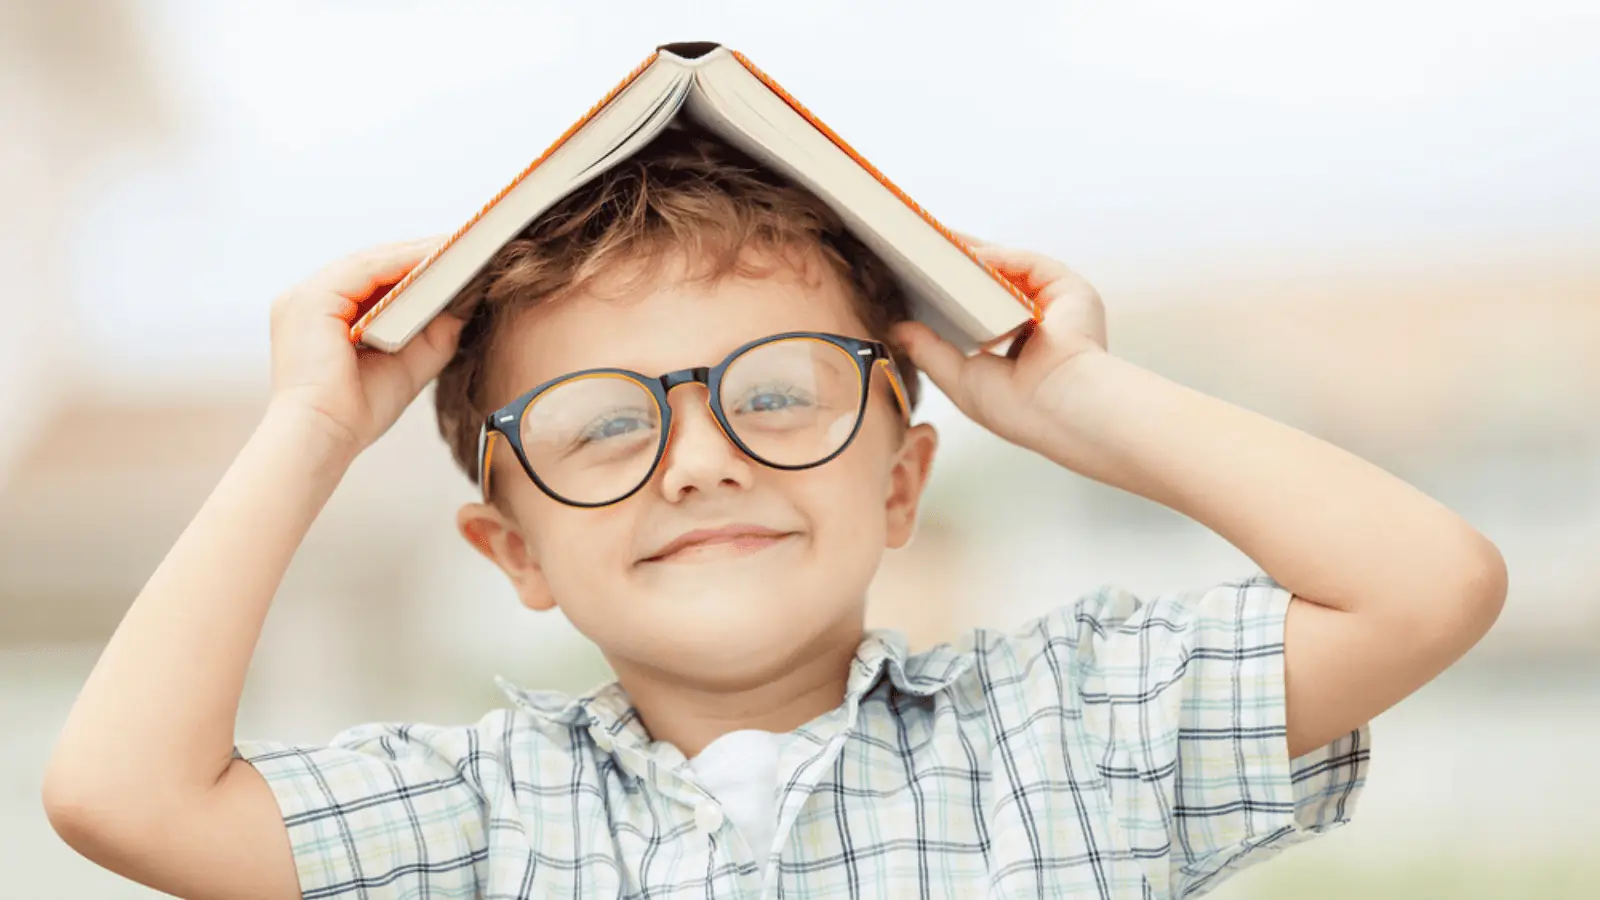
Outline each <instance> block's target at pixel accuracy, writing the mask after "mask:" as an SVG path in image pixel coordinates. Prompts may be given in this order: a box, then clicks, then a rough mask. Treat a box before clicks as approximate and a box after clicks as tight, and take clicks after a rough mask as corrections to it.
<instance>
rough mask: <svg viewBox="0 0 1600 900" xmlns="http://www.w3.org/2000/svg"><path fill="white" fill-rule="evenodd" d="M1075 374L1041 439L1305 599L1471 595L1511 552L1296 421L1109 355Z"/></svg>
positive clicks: (1346, 602) (1384, 603)
mask: <svg viewBox="0 0 1600 900" xmlns="http://www.w3.org/2000/svg"><path fill="white" fill-rule="evenodd" d="M1063 375H1064V377H1062V378H1060V379H1057V380H1056V381H1055V382H1054V383H1047V384H1046V385H1045V387H1044V388H1042V389H1041V390H1042V392H1044V393H1046V394H1047V395H1046V396H1041V397H1040V398H1039V403H1040V408H1041V409H1042V410H1045V411H1046V415H1045V417H1044V422H1045V426H1044V428H1043V430H1042V431H1041V434H1040V435H1039V436H1038V439H1037V443H1038V446H1036V447H1035V449H1039V450H1040V451H1041V452H1043V453H1044V454H1045V455H1046V456H1049V457H1051V458H1052V459H1054V460H1055V461H1056V462H1057V463H1059V464H1061V465H1063V466H1066V467H1068V468H1071V469H1073V470H1075V471H1077V472H1079V473H1081V474H1084V475H1086V476H1088V477H1091V478H1094V479H1096V480H1098V481H1102V482H1105V483H1107V484H1109V485H1112V486H1114V487H1118V488H1121V489H1123V490H1126V491H1129V492H1131V493H1134V494H1138V495H1139V496H1142V497H1145V498H1147V499H1150V500H1153V501H1155V502H1157V503H1160V504H1162V505H1164V506H1168V507H1170V508H1172V509H1174V510H1177V511H1178V512H1181V513H1183V514H1184V515H1187V516H1189V517H1190V518H1193V519H1195V520H1196V521H1198V522H1200V523H1201V524H1203V525H1205V526H1206V527H1208V528H1210V529H1212V530H1213V531H1215V532H1217V533H1218V534H1219V535H1221V536H1222V537H1223V538H1225V539H1226V540H1228V541H1229V542H1230V543H1232V544H1234V545H1235V546H1236V547H1238V548H1239V549H1240V550H1242V551H1243V552H1244V553H1245V554H1246V555H1248V556H1249V557H1250V558H1251V559H1253V560H1254V561H1255V562H1256V563H1257V565H1259V566H1261V568H1262V569H1263V571H1265V572H1266V573H1267V574H1268V575H1270V576H1271V577H1272V578H1273V579H1275V580H1276V581H1278V582H1279V583H1280V584H1283V585H1284V586H1285V587H1288V588H1289V589H1291V590H1292V591H1294V593H1295V594H1297V595H1298V596H1300V597H1302V598H1304V599H1307V600H1311V601H1313V602H1315V603H1318V604H1321V605H1324V606H1329V607H1333V608H1335V609H1340V610H1345V611H1358V610H1361V609H1364V608H1380V609H1393V611H1395V612H1397V613H1403V612H1404V609H1403V605H1402V604H1401V603H1393V602H1392V601H1404V602H1406V603H1415V602H1416V601H1418V600H1426V599H1427V598H1429V597H1436V596H1448V595H1451V594H1459V593H1460V592H1461V591H1462V590H1466V589H1468V588H1470V584H1468V582H1470V581H1472V580H1473V579H1474V578H1475V577H1477V569H1478V567H1479V564H1480V562H1482V561H1483V559H1484V557H1486V556H1487V557H1493V558H1494V559H1496V560H1497V559H1498V556H1497V555H1496V554H1494V551H1493V548H1492V547H1491V546H1490V545H1489V544H1488V542H1487V541H1486V540H1484V539H1483V538H1482V537H1481V536H1479V535H1478V534H1477V533H1476V532H1475V531H1473V530H1472V528H1471V527H1470V526H1468V525H1467V523H1465V522H1464V521H1463V520H1462V519H1461V518H1459V517H1458V516H1456V515H1455V514H1454V513H1452V512H1451V511H1450V510H1448V509H1446V508H1445V507H1444V506H1442V505H1440V504H1439V503H1437V502H1436V501H1434V500H1432V499H1431V498H1429V497H1427V496H1426V495H1424V494H1423V493H1421V492H1420V491H1418V490H1416V489H1415V488H1413V487H1411V486H1410V485H1407V484H1406V483H1405V482H1403V481H1401V480H1400V479H1398V478H1396V477H1394V476H1392V475H1389V474H1388V473H1386V472H1384V471H1383V470H1381V469H1379V468H1378V467H1377V466H1374V465H1372V464H1370V463H1368V462H1365V461H1364V460H1361V459H1359V458H1358V457H1356V456H1354V455H1352V454H1350V453H1347V452H1345V451H1344V450H1341V449H1339V448H1337V447H1334V446H1332V445H1330V444H1328V443H1325V442H1323V441H1320V440H1318V439H1316V438H1314V437H1312V436H1310V435H1307V434H1305V433H1303V432H1301V431H1298V430H1296V429H1294V428H1291V427H1289V426H1287V425H1284V424H1281V423H1279V422H1275V421H1273V420H1271V419H1268V418H1266V417H1265V416H1261V415H1258V414H1256V413H1253V412H1250V411H1248V410H1245V409H1241V408H1239V407H1236V406H1233V405H1231V404H1228V403H1226V402H1224V401H1222V400H1219V399H1216V398H1214V397H1209V396H1206V395H1205V394H1202V393H1199V392H1197V391H1194V390H1192V389H1189V388H1186V387H1184V386H1182V385H1179V384H1176V383H1174V382H1171V381H1169V380H1167V379H1164V378H1162V377H1160V376H1159V375H1156V374H1155V373H1153V372H1150V371H1148V370H1145V369H1142V368H1140V367H1138V366H1136V365H1133V364H1132V363H1129V362H1126V361H1124V360H1121V359H1118V358H1117V357H1114V356H1110V355H1108V354H1103V353H1097V354H1092V355H1087V356H1085V357H1083V358H1081V359H1077V360H1074V361H1073V363H1072V365H1071V367H1070V368H1069V369H1068V370H1067V371H1066V372H1065V373H1063ZM1064 423H1069V424H1064ZM1493 593H1494V591H1493V588H1492V587H1489V589H1488V590H1487V591H1486V594H1493ZM1462 599H1469V598H1462ZM1496 602H1498V601H1496Z"/></svg>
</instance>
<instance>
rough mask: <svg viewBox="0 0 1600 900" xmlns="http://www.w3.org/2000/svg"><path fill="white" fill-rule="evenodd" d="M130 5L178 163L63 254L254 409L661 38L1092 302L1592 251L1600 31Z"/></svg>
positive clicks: (1590, 9)
mask: <svg viewBox="0 0 1600 900" xmlns="http://www.w3.org/2000/svg"><path fill="white" fill-rule="evenodd" d="M684 7H692V8H691V9H690V10H688V11H685V9H684ZM147 8H148V9H150V10H152V11H153V12H152V14H151V18H150V21H149V22H148V27H149V31H150V35H151V39H152V41H153V42H154V43H155V45H156V47H157V52H158V54H159V55H160V56H161V57H162V58H163V59H164V60H165V62H166V65H167V76H168V79H169V82H170V83H171V84H172V85H173V88H174V90H176V91H177V92H178V93H179V95H180V96H181V97H182V98H183V100H184V101H185V104H186V109H187V112H188V117H189V119H188V122H189V129H190V131H189V137H188V141H187V143H186V145H185V147H184V149H183V151H182V155H181V156H179V157H175V158H170V159H166V160H159V161H157V162H156V163H154V164H152V163H151V162H149V161H130V162H127V163H124V164H122V165H121V166H119V168H118V169H117V170H116V171H117V176H116V177H115V178H111V177H109V176H108V178H107V179H106V181H105V182H104V184H103V185H102V188H103V189H104V194H103V195H102V196H101V198H100V199H99V200H98V201H97V202H96V204H95V206H94V207H93V210H92V222H93V225H92V228H90V227H87V226H88V224H89V223H88V221H87V220H86V222H85V226H86V227H85V229H84V231H83V237H82V239H81V240H79V241H78V242H77V249H76V251H75V255H74V257H73V271H74V277H75V279H76V284H75V296H74V298H73V299H74V305H75V306H76V307H77V308H78V309H79V310H80V311H81V310H87V309H89V308H93V309H94V310H95V313H94V315H93V317H92V319H91V320H90V321H91V323H92V324H89V325H88V326H87V327H86V328H85V330H84V331H82V335H83V337H84V339H85V341H86V342H87V346H86V349H88V350H91V351H92V353H90V354H88V355H91V356H93V357H95V358H97V359H98V362H97V363H96V365H101V366H104V367H106V368H107V369H108V370H116V371H119V372H126V371H128V369H129V367H134V368H137V369H138V370H140V371H141V372H144V373H146V374H148V375H150V376H152V377H157V376H162V375H163V374H164V375H168V376H172V375H177V376H187V375H189V374H191V373H194V372H197V371H199V370H200V367H201V366H206V367H208V368H209V367H221V370H222V371H231V372H238V373H245V374H246V375H247V376H248V377H252V378H255V377H259V378H261V379H264V378H265V373H266V368H265V367H266V347H267V336H266V329H265V315H266V309H267V306H268V304H269V303H270V301H271V299H272V297H273V295H275V294H276V293H278V292H279V291H280V290H282V289H283V288H286V287H287V286H289V285H290V284H292V283H293V282H294V281H296V280H298V279H299V278H302V277H304V276H305V275H307V274H309V273H310V272H311V271H312V270H314V269H315V268H316V267H318V266H319V265H321V264H322V263H323V262H324V261H326V260H328V259H330V258H333V257H335V256H338V255H342V254H344V253H346V252H349V251H351V250H354V249H357V248H360V247H362V246H364V245H366V244H370V243H374V242H379V241H384V240H390V239H396V238H403V237H409V236H412V235H418V234H431V233H438V232H442V231H447V230H450V229H452V228H454V227H456V226H457V225H459V224H460V222H462V221H464V220H465V218H466V217H467V216H469V215H471V214H472V213H473V212H475V211H476V210H477V209H478V207H479V206H480V205H481V204H482V203H483V202H484V201H485V200H486V199H487V198H488V197H489V196H490V195H491V194H493V193H494V192H495V191H496V190H497V189H498V188H499V187H500V186H501V185H502V184H504V183H505V182H506V181H507V180H509V178H510V177H511V176H513V175H514V174H516V172H518V171H519V170H520V169H521V168H522V167H523V166H524V165H526V164H527V162H529V161H530V160H531V159H533V158H534V157H535V156H537V155H538V154H539V152H541V151H542V150H543V149H544V147H545V146H546V145H547V144H549V143H550V141H551V140H552V139H553V138H554V137H555V136H556V135H557V134H558V133H560V132H561V131H562V130H563V129H565V128H566V127H567V125H568V124H570V123H571V122H572V121H573V120H574V119H575V118H576V117H577V116H578V115H579V114H581V113H582V112H583V111H584V110H585V109H587V108H588V106H589V105H590V104H592V103H593V102H594V101H595V100H596V99H598V98H599V96H600V95H601V94H603V93H604V92H605V91H606V90H607V89H609V88H610V87H611V86H612V85H613V84H614V83H615V82H616V81H617V80H618V79H619V78H620V77H621V76H622V75H623V74H624V73H625V72H627V71H628V70H629V69H631V68H632V67H633V66H634V65H635V64H636V63H637V62H638V61H640V60H641V59H642V58H643V57H644V56H645V55H646V54H647V53H648V52H649V51H650V50H651V48H652V47H653V46H654V45H655V44H657V43H661V42H665V41H669V40H692V39H714V40H720V41H723V42H725V43H727V44H730V45H732V46H734V47H736V48H738V49H740V50H743V51H745V52H746V53H747V54H749V55H750V56H751V57H752V59H754V60H755V62H756V63H757V65H759V66H761V67H762V68H763V69H765V70H766V71H767V72H768V73H769V74H771V75H772V76H773V77H774V78H776V79H777V80H778V81H779V82H781V83H782V84H784V85H785V86H786V87H787V88H788V89H789V90H790V91H791V92H792V93H794V94H795V95H796V96H797V97H798V98H799V99H800V100H801V101H802V102H804V103H806V104H807V105H808V106H810V107H811V108H812V109H813V110H814V111H815V112H816V113H817V114H818V115H819V116H821V117H822V118H823V119H824V120H826V121H828V122H829V123H830V124H831V125H832V126H833V127H834V128H835V129H836V130H837V131H839V132H840V133H841V134H842V135H843V136H844V137H845V138H846V139H847V140H849V141H850V142H851V143H852V144H854V145H855V146H856V147H857V148H858V149H859V150H861V151H862V152H863V153H864V154H865V155H867V156H868V158H870V159H872V160H873V161H874V163H876V164H877V165H878V166H879V167H880V168H881V169H883V170H884V171H885V172H886V173H887V174H888V175H889V176H890V177H891V178H892V179H894V180H895V181H896V182H898V183H899V184H900V185H901V186H902V187H904V188H905V189H906V190H907V191H908V192H909V193H910V194H911V195H912V196H914V197H916V198H917V199H918V200H919V201H921V202H922V203H923V204H924V205H925V206H927V207H928V208H929V209H930V210H931V211H932V212H933V213H934V214H935V215H936V216H938V217H940V218H941V219H943V220H945V221H946V222H948V223H950V224H952V225H954V226H955V227H958V228H961V229H963V230H967V231H972V232H975V233H978V234H981V235H984V236H986V237H990V238H992V239H996V240H1001V241H1005V242H1009V243H1016V244H1022V245H1028V246H1032V247H1035V248H1037V249H1041V250H1044V251H1046V252H1049V253H1052V254H1053V255H1056V256H1059V257H1060V258H1062V259H1064V260H1066V261H1067V262H1068V263H1069V264H1072V265H1074V266H1075V267H1077V268H1079V269H1080V270H1082V271H1084V272H1085V273H1086V274H1088V275H1089V276H1090V277H1091V279H1092V280H1095V281H1096V283H1097V285H1099V286H1100V287H1101V289H1102V293H1105V294H1107V296H1108V302H1114V301H1115V293H1116V289H1117V288H1118V287H1119V286H1128V285H1134V284H1137V283H1139V282H1140V280H1141V279H1146V278H1156V279H1159V280H1160V281H1163V282H1165V281H1169V280H1171V279H1172V278H1173V277H1175V276H1176V277H1181V276H1182V273H1183V271H1184V267H1185V266H1188V265H1193V264H1195V263H1196V262H1197V261H1207V262H1208V263H1210V264H1213V265H1214V264H1215V263H1216V261H1217V260H1219V259H1221V260H1229V259H1237V260H1238V261H1239V264H1246V263H1247V262H1248V261H1249V260H1252V259H1258V258H1261V257H1262V256H1263V255H1270V254H1273V253H1283V254H1299V255H1301V256H1305V255H1308V254H1309V255H1313V256H1315V255H1321V254H1326V255H1330V256H1337V255H1355V256H1359V255H1360V254H1362V253H1363V252H1378V251H1386V252H1392V251H1394V249H1395V248H1405V252H1408V253H1409V252H1413V250H1414V252H1418V253H1426V252H1435V253H1444V254H1447V255H1448V254H1458V255H1459V254H1462V253H1471V252H1478V249H1481V248H1486V247H1487V248H1495V247H1499V246H1527V245H1533V244H1539V243H1544V242H1553V243H1557V244H1563V245H1567V246H1576V247H1585V246H1596V245H1600V176H1597V174H1596V162H1595V161H1596V160H1600V114H1597V111H1600V53H1597V52H1596V51H1595V49H1594V48H1596V47H1600V3H1595V2H1593V0H1524V2H1517V3H1484V2H1476V0H1469V2H1416V0H1386V2H1374V0H1348V2H1342V3H1338V4H1328V3H1310V2H1293V3H1285V2H1281V0H1279V2H1270V0H1212V2H1208V3H1204V4H1196V3H1189V2H1177V0H1172V2H1101V3H1095V4H1084V3H1047V2H1032V3H1026V2H985V3H981V4H953V3H947V2H925V3H871V4H859V5H858V4H853V3H845V2H808V3H803V4H801V3H795V4H783V5H777V4H752V3H746V2H737V3H736V2H728V3H700V4H685V3H667V4H663V3H657V2H650V0H609V2H605V3H594V4H576V3H570V4H569V3H561V4H556V3H529V2H455V3H437V2H436V3H402V2H378V0H344V2H332V0H329V2H320V3H316V2H304V0H302V2H276V3H253V4H214V3H208V2H201V0H163V2H161V3H154V2H152V3H150V4H148V5H147ZM1475 248H1478V249H1475ZM1172 299H1173V300H1174V301H1177V302H1181V299H1182V298H1181V297H1176V296H1175V297H1173V298H1172ZM174 321H181V322H187V323H191V324H192V326H193V327H192V329H185V331H186V332H187V334H186V333H184V331H180V330H179V329H176V328H174V327H172V323H173V322H174ZM196 332H198V333H201V334H207V335H210V336H212V337H211V338H210V339H207V340H200V339H196V338H194V337H192V336H190V335H192V334H194V333H196ZM135 338H136V339H135ZM213 370H214V369H213Z"/></svg>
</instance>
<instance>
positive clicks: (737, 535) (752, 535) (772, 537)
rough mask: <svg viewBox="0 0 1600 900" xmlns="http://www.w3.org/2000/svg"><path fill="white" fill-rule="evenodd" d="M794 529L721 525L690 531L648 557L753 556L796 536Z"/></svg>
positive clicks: (670, 560) (686, 559)
mask: <svg viewBox="0 0 1600 900" xmlns="http://www.w3.org/2000/svg"><path fill="white" fill-rule="evenodd" d="M794 536H795V532H792V531H772V530H769V529H742V528H741V529H733V528H729V529H718V530H715V531H707V532H694V533H690V534H686V535H684V536H683V537H681V538H679V539H678V540H676V541H673V542H672V543H671V544H669V545H668V546H667V547H666V548H665V549H663V550H662V552H660V553H658V554H656V555H654V556H649V557H646V558H644V559H643V560H640V562H646V563H680V562H684V563H686V562H701V561H709V560H714V559H733V558H737V557H741V556H750V555H752V554H755V553H760V552H761V551H763V550H766V549H768V548H771V547H774V546H776V545H778V544H781V543H783V542H785V541H787V540H788V539H789V538H791V537H794Z"/></svg>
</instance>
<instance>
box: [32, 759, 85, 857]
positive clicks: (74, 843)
mask: <svg viewBox="0 0 1600 900" xmlns="http://www.w3.org/2000/svg"><path fill="white" fill-rule="evenodd" d="M40 799H41V800H42V801H43V803H44V814H45V818H47V819H48V820H49V821H50V827H51V828H52V829H54V830H55V833H56V834H57V835H58V836H60V838H61V840H62V841H64V842H66V844H67V846H69V847H71V848H72V849H74V850H76V851H78V852H79V853H82V854H84V855H85V856H88V855H91V854H90V851H89V846H90V844H91V842H92V841H93V835H94V833H95V831H96V829H95V822H96V819H97V813H96V811H95V807H94V806H93V804H92V803H91V802H90V800H89V798H88V797H87V796H86V794H85V792H84V791H83V790H81V789H80V787H79V785H78V784H76V783H75V782H74V781H73V780H72V778H71V777H70V776H69V775H67V774H64V773H62V772H61V771H59V768H58V766H57V764H56V763H54V762H52V763H51V766H50V769H49V770H48V771H47V772H46V773H45V777H44V787H43V790H42V791H41V797H40Z"/></svg>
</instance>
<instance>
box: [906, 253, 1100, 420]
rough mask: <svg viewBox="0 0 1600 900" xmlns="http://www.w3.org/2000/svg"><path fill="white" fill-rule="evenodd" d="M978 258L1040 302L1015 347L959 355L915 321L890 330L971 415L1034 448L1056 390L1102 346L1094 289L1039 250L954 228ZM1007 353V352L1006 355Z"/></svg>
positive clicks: (961, 407) (935, 380)
mask: <svg viewBox="0 0 1600 900" xmlns="http://www.w3.org/2000/svg"><path fill="white" fill-rule="evenodd" d="M962 237H963V238H965V239H966V240H967V241H968V243H969V244H971V245H972V248H973V252H975V253H976V254H977V255H978V258H979V259H981V260H983V261H984V262H986V263H989V264H990V265H992V266H994V267H995V268H996V269H998V270H999V271H1000V274H1002V275H1004V276H1005V277H1006V278H1008V279H1009V280H1010V281H1011V282H1012V283H1013V284H1015V285H1016V286H1017V287H1018V288H1020V289H1021V290H1022V291H1023V293H1025V294H1027V295H1028V296H1030V297H1032V298H1034V300H1035V301H1036V302H1037V303H1038V304H1039V305H1040V306H1041V307H1042V308H1043V316H1042V317H1041V319H1040V321H1039V322H1038V324H1037V325H1036V326H1034V327H1033V328H1032V330H1031V333H1029V332H1024V335H1023V337H1024V338H1025V340H1023V342H1022V347H1021V350H1020V352H1016V353H1012V354H1008V355H1007V356H1005V357H1001V356H998V355H996V354H993V353H976V354H973V355H972V356H970V357H969V356H967V355H966V354H964V353H962V352H961V351H960V350H958V349H956V347H955V346H954V345H952V344H950V343H949V342H947V341H945V340H944V339H942V338H940V337H939V336H938V335H936V334H934V333H933V331H932V330H931V329H929V328H928V327H927V326H926V325H923V324H921V323H919V322H906V323H903V324H901V325H899V326H897V327H896V328H895V329H894V335H893V336H894V338H895V340H897V341H899V342H900V343H901V345H902V346H903V347H904V348H905V351H906V353H907V354H908V355H909V356H910V357H911V361H912V362H914V363H916V365H917V367H918V368H920V369H921V370H922V371H923V372H926V373H927V375H928V377H929V378H930V379H932V381H933V383H934V384H935V385H937V386H938V387H939V390H941V391H943V392H944V394H945V396H947V397H949V398H950V400H951V402H953V403H954V404H955V405H956V408H958V409H960V410H961V411H962V412H963V413H965V414H966V415H967V416H968V417H969V418H971V419H972V420H973V421H975V422H977V423H978V424H979V425H982V426H983V427H985V428H987V429H989V430H990V431H992V432H994V433H995V434H997V435H999V436H1000V437H1002V438H1005V439H1006V440H1009V441H1011V442H1013V443H1016V444H1020V445H1022V446H1024V447H1029V448H1031V449H1040V448H1039V442H1040V440H1041V439H1042V435H1041V433H1040V432H1041V429H1042V428H1043V427H1044V426H1045V425H1046V423H1047V421H1048V420H1049V419H1051V418H1052V413H1053V410H1052V409H1051V408H1050V407H1051V406H1052V405H1053V404H1054V402H1055V401H1054V399H1053V398H1059V397H1061V396H1063V394H1062V393H1061V392H1060V391H1059V390H1056V388H1057V387H1058V386H1059V385H1060V383H1061V382H1062V381H1063V380H1064V379H1065V378H1066V376H1067V374H1068V373H1069V372H1070V370H1072V369H1073V368H1074V367H1073V365H1072V364H1073V363H1074V362H1075V361H1077V360H1079V359H1081V358H1082V357H1084V356H1088V355H1095V354H1100V353H1105V352H1106V315H1105V307H1104V305H1103V304H1102V303H1101V301H1100V295H1099V294H1098V293H1097V292H1096V291H1095V289H1094V287H1093V286H1091V285H1090V284H1089V282H1087V281H1085V280H1084V279H1083V278H1082V277H1081V276H1079V275H1078V274H1077V273H1075V272H1073V271H1072V270H1071V269H1069V268H1067V267H1066V266H1065V265H1064V264H1062V263H1060V262H1057V261H1056V260H1054V259H1051V258H1049V257H1047V256H1042V255H1040V254H1038V253H1030V252H1028V251H1026V250H1015V249H1011V248H1008V247H1000V246H996V245H993V244H984V243H981V242H979V241H977V240H974V239H972V238H970V237H968V236H966V235H962ZM1013 356H1014V357H1015V358H1012V357H1013Z"/></svg>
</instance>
